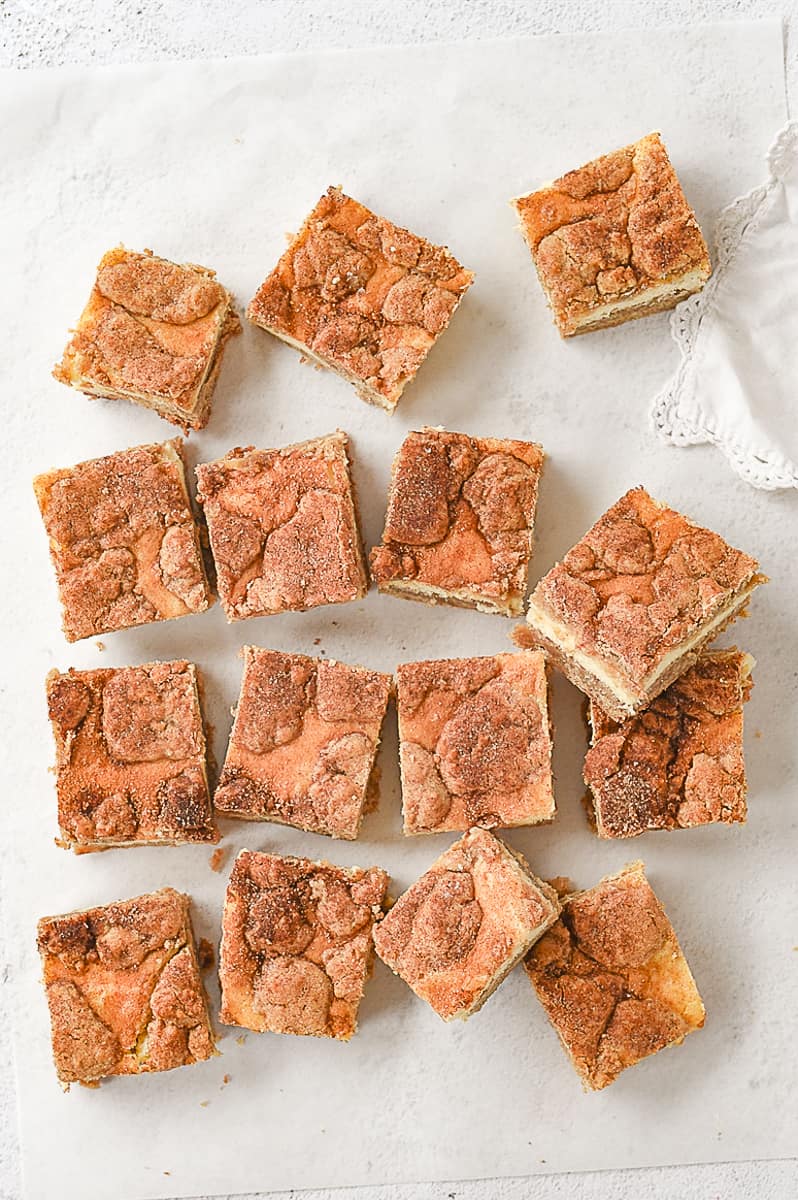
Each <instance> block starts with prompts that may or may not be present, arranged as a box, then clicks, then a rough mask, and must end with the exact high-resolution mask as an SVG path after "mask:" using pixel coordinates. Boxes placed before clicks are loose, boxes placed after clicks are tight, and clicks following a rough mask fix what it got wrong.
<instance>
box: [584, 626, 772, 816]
mask: <svg viewBox="0 0 798 1200" xmlns="http://www.w3.org/2000/svg"><path fill="white" fill-rule="evenodd" d="M752 665H753V660H752V659H751V657H750V655H748V654H741V653H740V651H739V650H736V649H732V650H719V651H714V652H706V653H704V654H702V656H701V657H700V658H699V660H698V662H697V663H696V664H695V666H693V667H691V668H690V669H689V670H688V671H685V673H684V674H683V675H682V676H680V678H679V679H677V680H676V682H675V683H672V684H671V686H670V687H669V688H667V689H666V691H664V692H662V694H661V695H659V696H658V697H657V698H656V700H654V701H653V703H652V704H651V705H650V707H649V708H647V709H646V710H645V712H642V713H640V714H638V716H636V717H630V718H629V719H628V720H627V721H624V722H622V723H621V724H620V725H619V724H617V723H616V722H614V721H612V720H611V719H610V718H609V717H608V716H606V714H605V713H603V712H602V711H601V709H600V708H599V707H598V705H596V704H593V705H591V708H590V723H591V726H592V731H593V745H592V746H591V748H590V750H589V751H588V753H587V757H586V759H585V766H584V778H585V783H586V784H587V785H588V787H589V788H590V791H591V794H592V799H593V805H594V808H595V822H596V831H597V833H598V835H599V837H634V836H635V835H637V834H639V833H643V832H644V831H645V830H647V829H687V828H690V827H691V826H694V825H706V824H708V823H709V822H711V821H723V822H725V823H727V824H732V823H733V822H735V821H745V817H746V803H745V796H746V779H745V760H744V758H743V703H744V702H745V701H746V700H747V699H748V697H749V695H750V692H751V688H752V686H753V685H752V681H751V667H752Z"/></svg>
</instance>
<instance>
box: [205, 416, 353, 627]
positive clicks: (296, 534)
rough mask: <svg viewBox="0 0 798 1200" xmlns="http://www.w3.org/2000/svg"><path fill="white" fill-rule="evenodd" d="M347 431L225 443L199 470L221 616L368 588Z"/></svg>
mask: <svg viewBox="0 0 798 1200" xmlns="http://www.w3.org/2000/svg"><path fill="white" fill-rule="evenodd" d="M348 441H349V440H348V438H347V436H346V434H345V433H342V432H341V431H340V430H337V431H336V432H335V433H332V434H329V435H328V436H327V437H322V438H316V439H314V440H312V441H308V442H300V443H298V444H296V445H293V446H286V447H284V448H283V449H280V450H255V449H254V448H253V447H251V446H249V447H246V448H244V449H240V448H237V449H235V450H231V451H230V453H229V454H227V455H226V456H225V457H224V458H220V459H219V460H218V461H217V462H212V463H202V464H201V465H200V466H198V467H197V480H198V483H199V490H198V494H197V498H198V500H199V501H200V503H201V504H202V505H203V508H204V510H205V516H206V519H207V522H208V533H209V535H210V542H211V550H212V551H213V558H214V563H215V565H216V575H217V585H218V589H219V599H220V600H221V602H222V606H223V607H224V611H225V613H226V615H227V619H228V620H229V621H238V620H243V619H244V618H245V617H258V616H267V615H269V614H272V613H279V612H290V611H294V612H296V611H302V610H305V609H308V608H315V607H316V606H317V605H320V604H342V603H344V602H345V601H347V600H357V599H359V598H360V597H361V596H364V595H365V593H366V591H367V589H368V579H367V577H366V568H365V565H364V563H363V556H362V551H361V546H360V534H359V531H358V526H357V516H356V510H355V498H354V489H353V485H352V479H351V475H350V470H349V459H348V457H347V448H348Z"/></svg>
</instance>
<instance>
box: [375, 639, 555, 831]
mask: <svg viewBox="0 0 798 1200" xmlns="http://www.w3.org/2000/svg"><path fill="white" fill-rule="evenodd" d="M396 678H397V709H398V713H399V755H400V761H401V770H402V807H403V812H404V831H405V833H406V834H415V833H440V832H443V831H448V830H465V829H469V828H470V827H471V826H472V825H481V826H484V827H485V828H488V829H489V828H492V827H494V826H505V827H510V826H514V825H535V824H537V823H538V822H540V821H550V820H552V819H553V817H554V811H555V809H554V792H553V790H552V775H551V734H550V729H549V711H548V684H547V679H546V663H545V658H544V656H543V655H542V654H541V653H540V652H538V651H526V652H523V653H519V654H495V655H492V656H490V657H485V658H452V659H440V660H437V661H430V662H415V663H403V664H402V665H401V666H400V667H399V668H398V669H397V675H396Z"/></svg>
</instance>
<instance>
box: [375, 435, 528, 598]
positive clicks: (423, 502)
mask: <svg viewBox="0 0 798 1200" xmlns="http://www.w3.org/2000/svg"><path fill="white" fill-rule="evenodd" d="M542 467H543V451H542V449H541V447H540V446H538V445H537V444H536V443H535V442H519V441H515V440H513V439H510V438H473V437H469V436H467V435H466V434H464V433H449V432H447V431H445V430H443V429H431V428H424V429H421V430H419V431H417V432H415V433H411V434H409V436H408V437H407V438H406V439H405V441H404V442H403V443H402V446H401V447H400V449H399V452H398V454H397V455H396V458H395V459H394V463H393V468H392V472H391V485H390V490H389V492H388V512H387V516H386V519H385V530H384V532H383V535H382V543H381V544H380V545H379V546H377V547H375V548H374V549H373V550H372V552H371V574H372V578H373V579H374V582H375V583H376V584H377V587H378V588H379V590H380V591H381V592H388V593H390V594H391V595H395V596H402V597H404V598H405V599H408V600H423V601H425V602H426V603H428V604H437V603H439V602H443V603H446V604H455V605H464V606H466V607H469V608H477V609H479V610H480V611H482V612H493V613H501V614H502V615H503V616H518V615H519V614H520V613H521V612H522V610H523V600H524V594H525V592H526V584H527V572H528V570H529V560H530V558H531V556H532V547H533V542H534V538H533V533H534V524H535V509H536V506H537V496H538V483H539V480H540V473H541V470H542Z"/></svg>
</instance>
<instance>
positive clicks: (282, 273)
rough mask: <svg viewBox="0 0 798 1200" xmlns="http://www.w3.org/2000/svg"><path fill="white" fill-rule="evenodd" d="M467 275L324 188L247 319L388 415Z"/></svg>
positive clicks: (444, 255)
mask: <svg viewBox="0 0 798 1200" xmlns="http://www.w3.org/2000/svg"><path fill="white" fill-rule="evenodd" d="M473 278H474V277H473V275H472V274H471V272H470V271H466V270H465V269H464V268H463V267H461V266H460V264H459V263H458V262H457V260H456V259H455V258H453V257H452V255H451V254H449V253H448V251H447V250H446V249H444V248H443V247H441V246H433V245H431V244H430V243H429V242H426V241H424V239H423V238H420V237H416V236H415V235H414V234H412V233H409V232H408V230H406V229H401V228H399V226H397V225H392V224H391V222H390V221H386V220H385V218H384V217H378V216H375V214H374V213H372V212H369V210H368V209H367V208H364V206H363V205H362V204H358V203H357V201H355V200H352V199H350V197H349V196H345V195H344V194H343V192H342V191H341V190H340V188H334V187H331V188H329V189H328V191H327V192H326V194H325V195H324V196H322V198H321V199H320V200H319V202H318V204H317V205H316V207H315V208H314V209H313V211H312V212H311V214H310V216H309V217H308V218H307V220H306V221H305V223H304V225H303V226H302V229H301V230H300V232H299V233H298V234H297V236H296V237H295V238H294V239H293V240H292V242H291V244H290V246H289V247H288V249H287V250H286V251H285V253H284V254H283V256H282V258H281V259H280V261H279V262H278V264H277V266H276V267H275V269H274V270H273V271H272V273H271V274H270V275H268V276H267V277H266V279H265V280H264V282H263V283H262V284H261V286H260V287H259V288H258V291H257V293H256V294H255V296H254V297H253V299H252V300H251V302H250V304H249V307H248V309H247V316H248V318H249V320H250V321H252V322H253V323H254V324H255V325H259V326H261V328H263V329H267V330H269V332H270V333H274V334H276V335H277V336H278V337H283V338H286V339H287V340H289V341H291V342H292V343H294V344H297V345H298V347H299V348H300V349H304V350H306V351H307V353H308V354H310V355H311V356H312V357H313V358H314V359H316V361H318V362H320V363H321V364H322V365H324V366H327V367H330V368H331V369H332V370H334V371H337V372H339V373H340V374H342V375H343V376H344V377H345V378H347V379H349V381H350V382H351V383H353V384H354V385H355V387H356V388H357V391H358V394H359V395H360V396H361V397H362V398H363V399H364V400H368V401H370V402H371V403H372V404H378V405H380V406H381V407H383V408H387V409H393V408H394V407H395V406H396V403H397V401H398V400H399V397H400V396H401V394H402V391H403V389H404V388H405V386H406V385H407V384H408V383H409V382H410V381H411V380H412V379H413V378H414V376H415V374H416V372H417V371H418V368H419V367H420V366H421V363H422V362H423V361H424V359H425V358H426V356H427V354H428V352H429V351H430V349H431V348H432V346H433V345H434V344H435V341H436V340H437V338H438V337H439V336H440V334H441V333H442V332H443V330H444V329H445V328H446V326H447V325H448V324H449V321H450V320H451V317H452V314H453V313H454V310H455V309H456V308H457V306H458V304H459V303H460V300H461V299H462V297H463V295H464V294H465V292H466V291H467V290H468V288H469V287H470V286H471V283H472V282H473Z"/></svg>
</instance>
